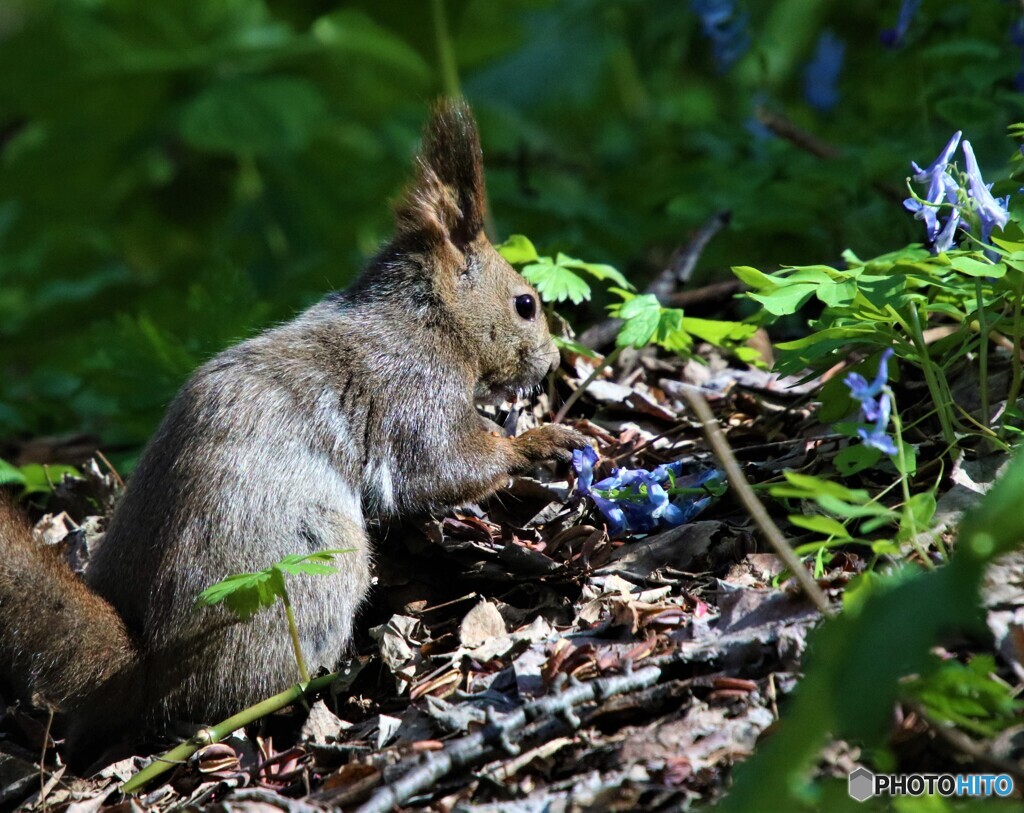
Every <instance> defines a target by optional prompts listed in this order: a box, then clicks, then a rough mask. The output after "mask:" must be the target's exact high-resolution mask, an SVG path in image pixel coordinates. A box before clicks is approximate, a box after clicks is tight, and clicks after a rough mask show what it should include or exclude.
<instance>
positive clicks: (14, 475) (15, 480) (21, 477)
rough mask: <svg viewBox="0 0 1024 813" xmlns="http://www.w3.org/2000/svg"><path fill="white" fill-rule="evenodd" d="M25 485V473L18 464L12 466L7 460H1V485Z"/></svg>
mask: <svg viewBox="0 0 1024 813" xmlns="http://www.w3.org/2000/svg"><path fill="white" fill-rule="evenodd" d="M11 484H15V485H19V486H21V485H25V474H24V473H23V472H22V471H21V469H19V468H18V467H17V466H12V465H11V464H10V463H8V462H7V461H6V460H0V486H6V485H11Z"/></svg>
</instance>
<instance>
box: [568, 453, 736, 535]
mask: <svg viewBox="0 0 1024 813" xmlns="http://www.w3.org/2000/svg"><path fill="white" fill-rule="evenodd" d="M596 463H597V452H595V451H594V450H593V449H591V448H590V447H589V446H587V447H586V448H584V449H581V450H579V451H576V452H573V455H572V465H573V468H574V469H575V471H576V477H577V480H576V490H577V491H578V492H579V493H580V494H585V495H586V496H588V497H590V499H592V500H593V501H594V504H595V505H596V506H597V508H598V510H599V511H600V512H601V515H602V516H603V517H604V518H605V520H607V522H608V530H609V532H610V533H612V534H622V533H626V532H629V533H650V532H651V531H653V530H655V529H656V528H658V527H659V525H662V526H666V527H669V528H674V527H676V526H677V525H682V524H683V523H684V522H689V521H690V520H691V519H693V518H694V517H695V516H697V514H699V513H700V512H701V511H703V510H704V509H705V508H706V507H707V506H708V504H709V503H710V502H711V495H710V494H708V495H707V496H700V497H694V495H692V494H681V495H677V496H675V498H674V499H673V498H672V496H671V494H670V492H672V491H674V490H675V489H695V488H700V487H701V486H703V485H704V484H705V483H708V482H709V481H711V480H715V479H721V473H720V472H718V471H717V470H715V469H709V470H707V471H702V472H698V473H696V474H689V475H686V476H682V463H678V462H676V463H666V464H663V465H661V466H658V467H656V468H654V469H651V470H650V471H648V470H647V469H615V470H614V471H613V472H612V475H611V477H606V478H605V479H603V480H601V481H599V482H597V483H595V482H594V464H596Z"/></svg>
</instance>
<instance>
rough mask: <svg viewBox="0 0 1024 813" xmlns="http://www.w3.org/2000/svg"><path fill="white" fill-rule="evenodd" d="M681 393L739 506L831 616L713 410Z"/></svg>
mask: <svg viewBox="0 0 1024 813" xmlns="http://www.w3.org/2000/svg"><path fill="white" fill-rule="evenodd" d="M681 392H682V394H683V397H684V398H686V401H687V403H689V405H690V409H692V410H693V412H694V414H695V415H696V416H697V419H698V420H699V421H700V422H701V424H703V426H704V433H705V436H706V437H707V439H708V443H709V444H710V445H711V449H712V451H714V453H715V457H717V458H718V462H719V463H720V464H721V465H722V468H723V469H724V470H725V476H726V478H727V479H728V481H729V486H730V487H731V488H732V489H733V490H734V491H735V492H736V494H737V496H738V497H739V498H740V501H741V502H742V503H743V506H744V507H745V508H746V509H747V513H749V514H750V516H751V518H752V519H753V520H754V522H755V523H757V527H758V528H760V529H761V533H763V534H764V535H765V538H767V540H768V542H769V543H771V546H772V547H773V548H775V552H776V553H778V554H779V558H780V559H782V561H783V562H784V563H785V565H786V567H788V568H789V571H790V573H792V574H793V578H795V579H796V580H797V582H798V583H799V584H800V586H801V587H802V588H803V590H804V592H805V593H806V594H807V596H808V597H809V598H810V599H811V601H813V602H814V604H815V606H817V608H818V609H819V610H821V612H822V614H824V615H831V607H830V606H829V603H828V598H827V597H826V596H825V594H824V593H823V592H822V590H821V588H820V587H818V583H817V582H816V581H815V580H814V578H813V577H812V576H811V574H810V573H808V572H807V568H805V567H804V565H803V562H801V561H800V557H799V556H797V555H796V553H794V552H793V548H792V546H791V545H790V544H789V542H787V541H786V537H785V536H783V534H782V531H780V530H779V526H778V525H776V524H775V523H774V522H773V521H772V518H771V517H770V516H768V512H767V511H766V510H765V507H764V505H763V504H762V503H761V501H760V500H759V499H758V498H757V495H756V494H755V493H754V489H752V488H751V487H750V483H748V482H747V478H746V477H744V476H743V471H742V470H741V469H740V466H739V463H737V462H736V456H735V455H734V454H733V453H732V448H731V447H730V446H729V442H728V441H727V440H726V439H725V435H724V434H722V430H721V428H720V427H719V426H718V421H717V420H716V419H715V416H714V413H712V412H711V407H709V406H708V402H707V401H705V400H704V396H702V395H701V394H700V393H698V392H696V391H694V390H691V389H689V388H685V389H683V390H681Z"/></svg>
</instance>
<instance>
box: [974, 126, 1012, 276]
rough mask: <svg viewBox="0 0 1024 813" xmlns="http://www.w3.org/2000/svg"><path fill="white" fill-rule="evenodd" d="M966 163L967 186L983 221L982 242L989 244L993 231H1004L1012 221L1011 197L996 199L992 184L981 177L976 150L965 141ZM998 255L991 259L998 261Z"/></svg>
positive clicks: (992, 256)
mask: <svg viewBox="0 0 1024 813" xmlns="http://www.w3.org/2000/svg"><path fill="white" fill-rule="evenodd" d="M964 163H965V164H966V171H967V185H968V188H969V189H970V196H971V200H972V201H973V202H974V210H975V211H976V212H977V213H978V218H979V220H980V221H981V242H983V243H988V242H989V237H990V236H991V234H992V229H994V228H995V227H997V226H998V227H999V228H1000V229H1002V228H1003V227H1004V226H1006V223H1007V221H1009V219H1010V214H1009V212H1008V211H1007V206H1008V205H1009V203H1010V196H1009V195H1007V196H1006V197H1005V198H996V197H993V196H992V192H991V191H990V190H991V188H992V184H986V183H985V180H984V178H982V177H981V170H980V169H978V161H977V159H976V158H975V157H974V149H973V148H972V147H971V142H970V141H964ZM997 256H998V255H996V254H995V252H992V253H991V255H990V257H989V259H993V260H994V259H996V257H997Z"/></svg>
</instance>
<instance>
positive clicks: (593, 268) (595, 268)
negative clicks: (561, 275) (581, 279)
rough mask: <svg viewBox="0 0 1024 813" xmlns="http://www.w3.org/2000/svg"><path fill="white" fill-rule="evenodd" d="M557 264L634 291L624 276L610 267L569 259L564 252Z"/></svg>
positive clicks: (573, 258)
mask: <svg viewBox="0 0 1024 813" xmlns="http://www.w3.org/2000/svg"><path fill="white" fill-rule="evenodd" d="M555 262H556V263H557V264H558V265H560V266H562V267H563V268H575V269H577V270H579V271H586V272H587V273H588V274H590V276H592V277H594V279H599V280H601V281H602V282H604V281H605V280H609V279H610V280H611V281H612V282H614V283H615V284H616V285H618V286H619V287H621V288H625V289H627V290H630V291H632V290H634V288H633V286H632V285H631V284H630V282H629V280H627V279H626V278H625V277H624V276H622V274H620V273H619V272H618V270H616V269H615V268H613V267H612V266H610V265H604V264H602V263H585V262H583V261H582V260H577V259H576V258H575V257H569V256H568V255H566V254H563V253H562V252H558V256H557V257H556V258H555Z"/></svg>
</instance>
